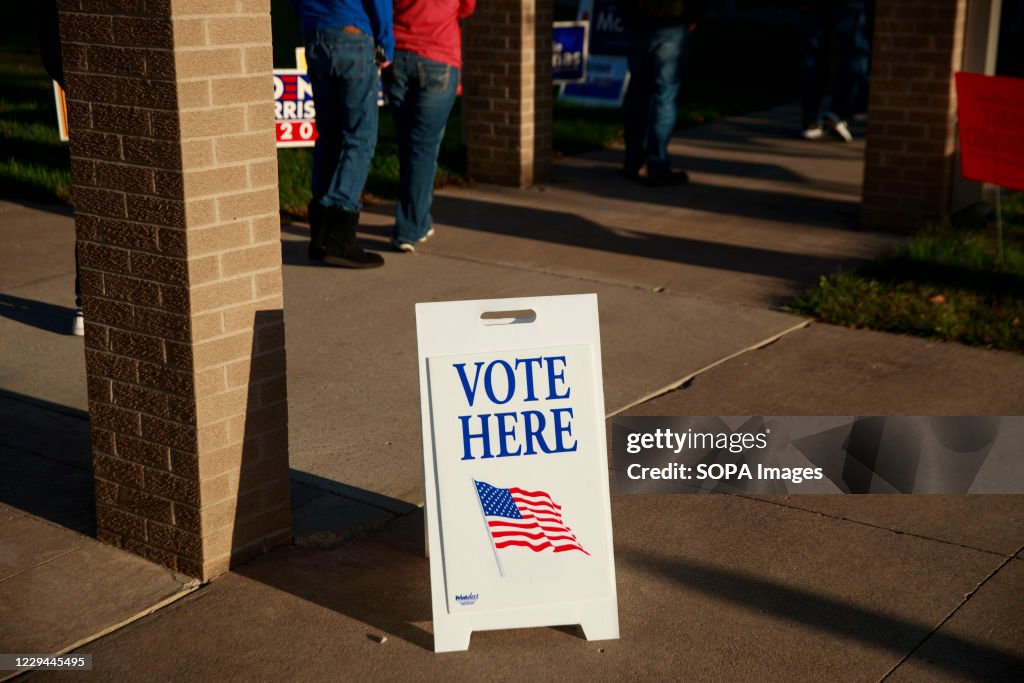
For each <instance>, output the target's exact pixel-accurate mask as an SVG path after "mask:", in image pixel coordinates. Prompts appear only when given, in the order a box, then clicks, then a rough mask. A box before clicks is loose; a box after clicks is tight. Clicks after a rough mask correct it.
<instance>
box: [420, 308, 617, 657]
mask: <svg viewBox="0 0 1024 683" xmlns="http://www.w3.org/2000/svg"><path fill="white" fill-rule="evenodd" d="M416 322H417V335H418V343H419V362H420V396H421V408H422V424H423V461H424V479H425V483H426V492H425V494H426V495H425V499H426V525H427V547H428V554H429V557H430V576H431V597H432V605H433V617H434V649H435V651H437V652H448V651H454V650H465V649H467V648H468V647H469V639H470V634H471V633H472V632H473V631H480V630H493V629H504V628H522V627H529V626H555V625H565V624H579V625H580V626H582V628H583V631H584V634H585V635H586V637H587V639H588V640H598V639H610V638H617V637H618V607H617V599H616V593H615V567H614V559H613V549H612V530H611V507H610V501H609V494H608V469H607V468H608V464H607V444H606V443H605V429H604V392H603V389H602V384H601V348H600V336H599V328H598V318H597V297H596V296H595V295H593V294H588V295H576V296H559V297H539V298H532V299H503V300H492V301H463V302H445V303H431V304H418V305H417V307H416Z"/></svg>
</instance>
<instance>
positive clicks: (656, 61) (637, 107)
mask: <svg viewBox="0 0 1024 683" xmlns="http://www.w3.org/2000/svg"><path fill="white" fill-rule="evenodd" d="M687 34H688V30H687V28H686V27H685V26H669V27H667V28H659V29H654V30H631V31H629V32H628V35H629V73H630V76H629V90H627V91H626V101H625V119H626V120H625V137H626V164H625V168H626V171H627V172H636V171H638V170H640V167H641V166H643V165H644V164H647V170H648V172H651V171H653V172H655V173H658V172H664V171H667V170H668V168H669V165H670V163H671V161H670V159H669V156H668V142H669V139H670V138H671V137H672V131H674V130H675V127H676V97H677V96H678V95H679V85H680V82H681V80H682V75H683V55H684V52H685V48H686V38H687Z"/></svg>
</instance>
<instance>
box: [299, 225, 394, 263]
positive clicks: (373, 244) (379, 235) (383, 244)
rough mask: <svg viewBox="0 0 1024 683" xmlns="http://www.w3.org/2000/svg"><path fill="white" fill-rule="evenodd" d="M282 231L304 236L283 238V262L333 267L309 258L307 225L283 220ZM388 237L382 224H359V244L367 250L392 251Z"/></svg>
mask: <svg viewBox="0 0 1024 683" xmlns="http://www.w3.org/2000/svg"><path fill="white" fill-rule="evenodd" d="M281 232H282V233H286V234H288V235H295V236H298V237H301V238H302V239H301V240H290V239H284V240H281V262H282V263H283V264H284V265H286V266H309V267H311V268H330V267H331V266H326V265H324V264H323V263H321V262H319V261H313V260H312V259H310V258H309V228H308V227H307V226H305V225H295V224H292V223H290V222H287V221H282V222H281ZM367 236H371V239H367ZM387 237H388V233H387V232H386V229H385V228H383V227H381V226H373V225H360V226H359V246H361V247H362V248H363V249H365V250H367V251H385V252H386V251H391V247H390V245H389V244H388V243H387Z"/></svg>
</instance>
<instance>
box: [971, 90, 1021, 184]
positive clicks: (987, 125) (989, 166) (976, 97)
mask: <svg viewBox="0 0 1024 683" xmlns="http://www.w3.org/2000/svg"><path fill="white" fill-rule="evenodd" d="M956 93H957V102H958V109H959V118H960V121H959V133H960V158H961V160H962V166H963V175H964V177H965V178H969V179H971V180H980V181H982V182H986V183H994V184H996V185H1000V186H1002V187H1009V188H1013V189H1016V190H1024V80H1022V79H1019V78H1008V77H1005V76H985V75H982V74H971V73H964V72H959V73H957V74H956Z"/></svg>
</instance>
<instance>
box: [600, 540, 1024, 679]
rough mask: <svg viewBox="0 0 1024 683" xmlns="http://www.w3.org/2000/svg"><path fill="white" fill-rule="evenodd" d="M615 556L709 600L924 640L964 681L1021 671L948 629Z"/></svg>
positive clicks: (638, 556)
mask: <svg viewBox="0 0 1024 683" xmlns="http://www.w3.org/2000/svg"><path fill="white" fill-rule="evenodd" d="M616 559H617V561H618V562H619V563H620V564H626V565H629V566H630V567H632V568H634V570H639V571H640V572H641V573H644V574H650V575H656V576H659V577H661V578H662V579H664V580H668V581H673V582H675V583H678V584H680V585H681V586H683V587H684V588H685V589H687V590H696V591H699V592H701V593H705V594H707V595H709V596H710V597H712V598H713V599H717V600H723V601H727V602H731V603H735V604H738V605H740V606H742V607H744V608H747V609H750V610H754V611H760V612H765V613H767V614H770V615H772V616H773V617H775V618H776V619H782V620H785V621H790V622H794V623H798V624H805V625H807V626H810V627H811V628H814V629H817V630H819V631H825V632H827V633H831V634H833V635H834V636H836V637H838V638H844V639H854V640H858V641H860V642H862V643H864V644H866V645H869V646H871V647H875V648H881V649H886V650H890V651H892V652H894V653H896V654H906V653H911V654H912V653H913V652H915V651H916V650H917V649H918V648H919V647H920V646H921V645H922V644H923V643H924V642H925V641H926V640H928V641H930V642H929V650H930V651H932V652H942V653H944V654H943V656H942V657H939V658H930V659H929V660H928V663H929V664H930V665H931V666H935V667H940V668H943V669H945V670H946V671H948V672H950V673H953V674H956V675H957V676H961V677H963V678H965V679H977V680H1007V681H1009V680H1021V676H1022V675H1024V657H1022V656H1021V655H1020V654H1019V653H1012V652H1006V651H1003V650H998V649H995V648H991V647H988V646H986V645H983V644H980V643H974V642H971V641H968V640H964V639H963V638H960V637H958V636H956V635H955V634H953V633H951V632H949V631H939V630H938V629H937V627H936V626H935V625H921V624H915V623H912V622H909V621H906V620H903V619H899V618H895V617H890V616H886V615H884V614H879V613H875V612H869V611H867V610H864V609H862V608H860V607H856V606H854V605H848V604H843V603H841V602H837V601H835V600H832V599H830V598H827V597H824V596H821V595H815V594H813V593H809V592H807V591H804V590H801V589H799V588H792V587H789V586H784V585H780V584H778V583H774V582H771V581H767V580H765V579H761V578H758V577H756V576H751V575H747V574H741V573H739V572H732V571H729V570H727V569H722V568H716V567H710V566H707V565H703V564H699V563H697V562H693V561H692V560H689V559H685V558H682V557H670V556H667V555H663V554H657V553H653V552H643V553H640V552H631V551H626V552H619V553H618V556H617V558H616Z"/></svg>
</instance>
